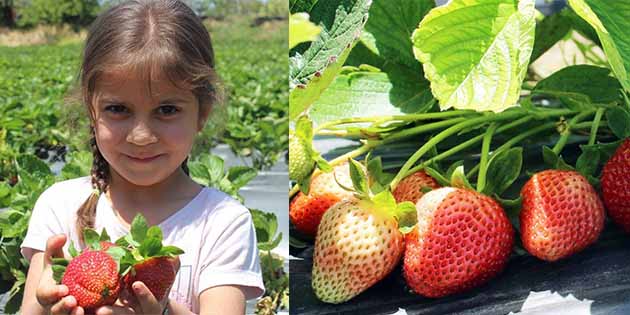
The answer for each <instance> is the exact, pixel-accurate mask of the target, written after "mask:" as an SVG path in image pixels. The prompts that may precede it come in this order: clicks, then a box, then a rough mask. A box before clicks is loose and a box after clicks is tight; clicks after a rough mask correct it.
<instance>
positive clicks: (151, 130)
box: [92, 71, 207, 186]
mask: <svg viewBox="0 0 630 315" xmlns="http://www.w3.org/2000/svg"><path fill="white" fill-rule="evenodd" d="M151 90H152V94H150V93H149V88H148V84H147V81H146V80H143V79H142V78H140V77H139V76H137V75H135V74H134V73H132V72H124V71H115V72H109V73H105V74H102V75H101V76H100V77H99V79H98V82H97V84H96V88H95V98H94V102H93V104H92V111H93V114H94V126H95V134H96V142H97V145H98V147H99V150H100V151H101V154H102V155H103V157H105V160H107V162H108V163H109V165H110V167H111V168H112V169H113V170H114V171H115V172H116V173H118V174H119V175H120V176H121V177H123V178H124V179H126V180H127V181H128V182H130V183H132V184H134V185H138V186H151V185H154V184H156V183H160V182H162V181H164V180H165V179H167V178H168V177H169V176H170V175H172V174H173V172H175V171H177V170H178V168H180V165H181V163H182V162H183V161H184V159H185V158H186V157H187V156H188V154H189V152H190V150H191V148H192V145H193V141H194V138H195V135H196V134H197V132H198V131H200V130H201V128H202V127H203V124H204V123H205V119H206V118H207V114H206V115H203V114H200V111H199V104H198V101H197V98H196V97H195V96H194V95H193V93H192V92H191V91H187V90H181V89H178V88H177V87H175V86H173V85H172V84H171V83H170V81H169V80H168V79H167V78H165V77H163V76H162V77H161V78H158V79H157V80H154V81H152V83H151Z"/></svg>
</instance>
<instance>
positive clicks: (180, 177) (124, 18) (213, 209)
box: [21, 0, 264, 315]
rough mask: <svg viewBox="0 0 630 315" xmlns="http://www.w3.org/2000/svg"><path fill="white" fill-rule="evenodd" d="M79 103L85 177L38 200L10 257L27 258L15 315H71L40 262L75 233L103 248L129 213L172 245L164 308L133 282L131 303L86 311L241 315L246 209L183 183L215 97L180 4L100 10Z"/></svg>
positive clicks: (77, 310) (250, 252)
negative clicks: (87, 128) (172, 271)
mask: <svg viewBox="0 0 630 315" xmlns="http://www.w3.org/2000/svg"><path fill="white" fill-rule="evenodd" d="M79 79H80V90H79V94H80V99H81V101H82V103H83V104H84V105H85V106H86V108H87V113H89V118H90V123H91V124H90V125H91V131H92V133H91V134H92V139H91V145H92V153H93V156H94V163H93V166H92V174H91V176H90V177H83V178H78V179H73V180H68V181H64V182H60V183H57V184H55V185H53V186H52V187H50V188H48V189H47V190H46V191H45V192H44V193H43V194H42V195H41V196H40V197H39V199H38V201H37V203H36V205H35V208H34V209H33V214H32V217H31V221H30V224H29V228H28V232H27V235H26V238H25V239H24V243H22V245H21V247H22V254H23V255H24V257H25V258H26V259H28V260H29V261H30V268H29V271H28V275H27V279H26V289H25V293H24V300H23V302H22V309H21V312H22V314H28V315H35V314H48V313H52V314H83V313H84V311H85V310H83V309H82V308H81V307H78V306H77V301H76V298H75V297H73V296H70V295H68V288H67V287H66V286H64V285H57V284H56V283H55V282H54V280H53V279H52V271H51V258H53V257H63V256H65V257H68V254H67V253H68V246H69V244H70V241H73V243H74V244H75V246H77V245H79V244H81V246H83V243H82V241H83V240H82V239H81V237H82V234H81V233H80V232H79V231H82V230H83V228H85V227H92V228H95V229H96V230H97V231H101V229H103V228H105V229H106V230H107V232H108V234H109V235H110V236H111V237H112V239H117V238H119V237H120V236H122V235H125V234H127V233H128V232H129V224H130V222H131V221H132V219H133V218H134V217H135V215H136V214H137V213H141V214H143V215H144V217H145V218H146V219H147V221H148V223H149V225H159V227H160V228H161V229H162V232H163V234H164V243H165V244H168V245H174V246H178V247H180V248H182V249H183V250H184V251H185V253H184V254H183V255H181V256H180V257H179V258H180V269H179V272H178V275H177V279H176V280H175V283H174V285H173V287H172V289H171V291H170V295H169V296H168V298H167V299H166V300H165V301H156V299H155V297H153V295H152V294H151V292H150V291H149V290H148V289H147V288H146V286H144V284H143V283H141V282H136V283H134V286H133V287H134V294H135V299H119V301H117V303H116V304H115V305H114V306H104V307H101V308H99V309H97V310H96V314H99V315H100V314H190V312H191V311H192V312H193V313H195V314H243V313H244V302H245V300H246V299H251V298H255V297H258V296H260V295H261V294H262V293H263V291H264V288H263V283H262V276H261V271H260V264H259V260H258V252H257V249H256V236H255V232H254V228H253V225H252V219H251V216H250V214H249V211H248V210H247V209H246V208H245V207H243V206H242V205H241V204H239V203H238V202H237V201H235V200H233V199H231V198H230V197H229V196H227V195H226V194H223V193H221V192H219V191H217V190H215V189H211V188H207V187H201V186H200V185H198V184H196V183H195V182H194V181H193V180H191V178H190V177H189V176H188V174H187V168H186V161H187V156H188V154H189V153H190V150H191V148H192V145H193V140H194V137H195V135H196V134H197V133H198V132H199V131H201V130H202V128H203V126H204V124H205V122H206V120H207V119H208V117H209V115H210V113H211V110H212V108H213V105H215V104H217V101H218V100H217V98H218V93H217V89H216V84H217V82H216V78H215V72H214V56H213V51H212V46H211V43H210V37H209V35H208V32H207V30H206V29H205V28H204V26H203V24H202V23H201V21H200V20H199V19H198V18H197V16H196V15H195V14H194V12H193V11H192V10H190V8H188V7H187V6H186V5H185V4H183V3H182V2H180V1H175V0H162V1H129V2H125V3H122V4H120V5H117V6H114V7H112V8H111V9H109V10H107V11H106V12H104V13H102V14H101V15H100V16H99V17H98V18H97V19H96V21H95V22H94V24H93V26H92V27H91V29H90V32H89V34H88V38H87V42H86V45H85V48H84V52H83V61H82V67H81V71H80V77H79Z"/></svg>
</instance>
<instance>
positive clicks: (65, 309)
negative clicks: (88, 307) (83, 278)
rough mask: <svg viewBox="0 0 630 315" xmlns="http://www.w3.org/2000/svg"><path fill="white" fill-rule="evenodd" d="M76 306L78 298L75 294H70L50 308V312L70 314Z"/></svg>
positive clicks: (60, 314)
mask: <svg viewBox="0 0 630 315" xmlns="http://www.w3.org/2000/svg"><path fill="white" fill-rule="evenodd" d="M76 306H77V300H76V299H75V298H74V296H72V295H69V296H66V297H65V298H63V299H61V300H60V301H59V302H57V303H55V305H53V306H52V307H51V308H50V313H51V314H52V315H62V314H63V315H68V314H70V312H71V311H72V309H73V308H74V307H76Z"/></svg>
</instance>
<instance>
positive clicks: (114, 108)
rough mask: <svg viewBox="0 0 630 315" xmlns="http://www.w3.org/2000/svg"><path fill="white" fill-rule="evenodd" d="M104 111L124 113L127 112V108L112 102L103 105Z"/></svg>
mask: <svg viewBox="0 0 630 315" xmlns="http://www.w3.org/2000/svg"><path fill="white" fill-rule="evenodd" d="M105 111H107V112H111V113H114V114H124V113H126V112H127V108H126V107H125V106H123V105H120V104H112V105H107V106H105Z"/></svg>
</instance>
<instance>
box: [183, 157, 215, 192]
mask: <svg viewBox="0 0 630 315" xmlns="http://www.w3.org/2000/svg"><path fill="white" fill-rule="evenodd" d="M188 172H189V174H190V178H192V179H193V180H194V181H195V182H197V183H198V184H200V185H203V186H212V185H213V184H214V183H213V182H212V181H211V180H210V174H209V173H208V168H207V167H206V166H205V165H203V164H201V163H199V162H189V163H188Z"/></svg>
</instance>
